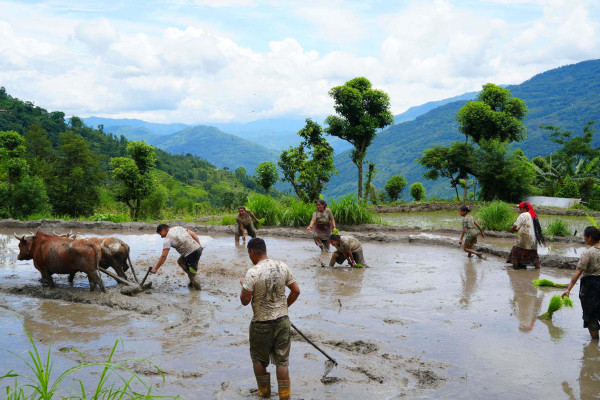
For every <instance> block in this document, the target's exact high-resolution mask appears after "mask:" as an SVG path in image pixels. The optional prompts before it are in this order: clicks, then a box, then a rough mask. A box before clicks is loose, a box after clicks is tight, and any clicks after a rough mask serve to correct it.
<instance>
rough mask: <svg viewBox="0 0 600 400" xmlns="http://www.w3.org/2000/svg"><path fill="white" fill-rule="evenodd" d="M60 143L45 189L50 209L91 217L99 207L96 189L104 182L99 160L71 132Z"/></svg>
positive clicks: (60, 138)
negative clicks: (51, 176) (47, 191)
mask: <svg viewBox="0 0 600 400" xmlns="http://www.w3.org/2000/svg"><path fill="white" fill-rule="evenodd" d="M59 143H60V144H59V146H58V149H57V157H56V163H55V165H54V171H53V174H52V175H53V178H52V179H51V183H50V185H49V186H48V188H49V192H50V201H51V203H52V208H53V209H54V211H55V212H56V213H59V214H68V215H71V216H81V215H90V214H92V213H93V211H94V208H95V207H96V206H97V205H98V203H99V200H100V195H99V186H100V183H101V182H102V180H103V179H104V176H103V173H102V170H101V169H100V162H99V160H98V156H97V155H96V154H95V153H94V152H93V151H92V150H91V149H90V146H89V144H88V142H87V141H86V140H85V139H83V138H82V137H81V136H79V135H78V134H76V133H74V132H72V131H68V132H66V133H62V134H61V135H60V137H59Z"/></svg>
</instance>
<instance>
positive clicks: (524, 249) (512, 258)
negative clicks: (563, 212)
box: [506, 202, 544, 269]
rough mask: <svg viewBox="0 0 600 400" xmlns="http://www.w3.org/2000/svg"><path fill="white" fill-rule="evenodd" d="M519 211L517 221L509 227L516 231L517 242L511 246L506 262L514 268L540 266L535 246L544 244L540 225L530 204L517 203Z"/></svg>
mask: <svg viewBox="0 0 600 400" xmlns="http://www.w3.org/2000/svg"><path fill="white" fill-rule="evenodd" d="M519 212H520V213H521V214H520V215H519V217H518V218H517V221H516V222H515V223H514V225H513V226H511V227H510V229H509V230H510V231H511V232H518V236H517V244H516V245H515V246H513V248H512V250H511V251H510V254H509V255H508V259H507V260H506V262H507V263H510V264H512V265H513V268H515V269H518V268H525V267H526V266H527V265H533V266H535V268H540V267H541V264H540V257H539V255H538V252H537V247H538V244H542V245H543V244H544V236H543V235H542V227H541V226H540V222H539V221H538V219H537V216H536V215H535V211H534V210H533V206H532V205H531V204H529V203H525V202H523V203H521V204H519Z"/></svg>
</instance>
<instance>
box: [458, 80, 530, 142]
mask: <svg viewBox="0 0 600 400" xmlns="http://www.w3.org/2000/svg"><path fill="white" fill-rule="evenodd" d="M526 115H527V106H526V105H525V102H524V101H523V100H521V99H519V98H518V97H512V96H511V94H510V91H509V90H508V89H506V88H503V87H500V86H496V85H494V84H493V83H486V84H485V85H483V90H482V91H481V92H479V94H477V100H475V101H469V102H467V104H465V105H464V106H462V107H461V109H460V110H459V111H458V114H456V120H457V121H458V130H459V131H461V132H462V133H463V134H464V135H465V139H466V140H468V138H469V137H470V138H471V139H472V140H473V141H474V142H475V143H479V142H480V141H481V140H483V139H486V140H491V139H498V140H500V141H501V142H515V141H520V140H523V139H525V135H526V129H525V125H523V119H524V118H525V116H526Z"/></svg>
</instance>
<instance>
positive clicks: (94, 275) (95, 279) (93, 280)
mask: <svg viewBox="0 0 600 400" xmlns="http://www.w3.org/2000/svg"><path fill="white" fill-rule="evenodd" d="M88 281H89V282H90V291H91V292H93V291H94V289H96V285H98V286H99V287H100V291H101V292H102V293H106V289H105V288H104V282H102V278H100V275H99V274H98V271H93V272H90V273H89V274H88Z"/></svg>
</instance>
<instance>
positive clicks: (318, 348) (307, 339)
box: [290, 322, 338, 365]
mask: <svg viewBox="0 0 600 400" xmlns="http://www.w3.org/2000/svg"><path fill="white" fill-rule="evenodd" d="M290 324H292V328H294V329H295V330H296V332H298V333H299V334H300V336H302V337H303V338H304V340H306V341H307V342H308V343H310V344H312V345H313V346H314V347H315V349H317V350H319V351H320V352H321V353H323V355H324V356H325V357H327V358H329V360H331V362H332V363H334V364H335V365H338V363H337V361H335V360H334V359H333V358H331V356H329V354H327V353H325V352H324V351H323V350H321V348H320V347H319V346H317V345H316V344H314V343H313V341H312V340H310V339H309V338H307V337H306V335H305V334H304V333H302V332H300V329H298V328H296V325H294V323H293V322H290Z"/></svg>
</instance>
